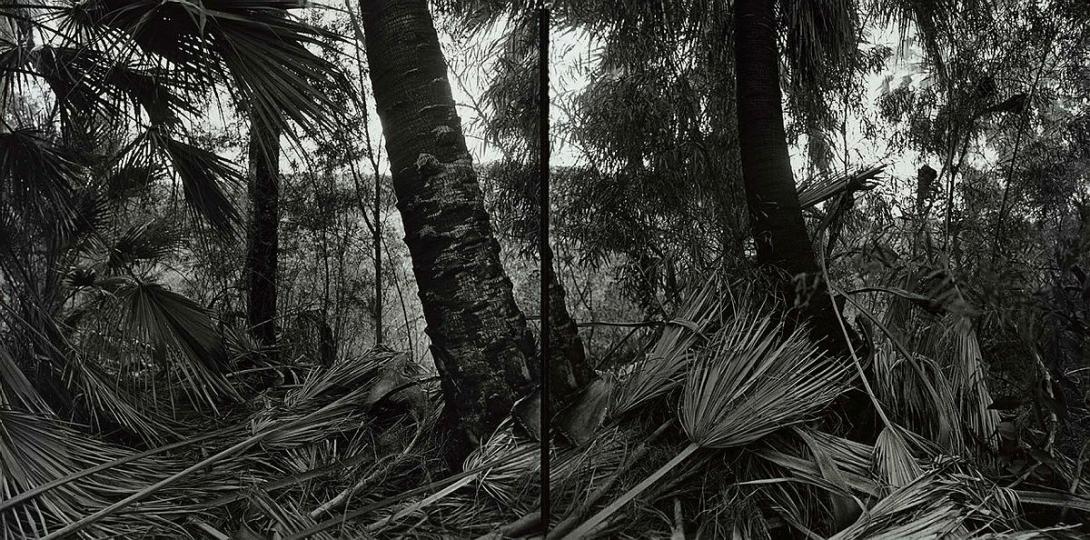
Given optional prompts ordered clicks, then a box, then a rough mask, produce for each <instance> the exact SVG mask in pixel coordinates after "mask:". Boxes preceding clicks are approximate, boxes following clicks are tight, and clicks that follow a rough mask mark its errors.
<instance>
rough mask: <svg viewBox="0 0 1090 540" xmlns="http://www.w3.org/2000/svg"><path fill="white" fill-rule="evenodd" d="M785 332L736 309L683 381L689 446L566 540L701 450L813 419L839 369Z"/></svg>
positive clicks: (842, 371) (749, 309)
mask: <svg viewBox="0 0 1090 540" xmlns="http://www.w3.org/2000/svg"><path fill="white" fill-rule="evenodd" d="M784 334H785V332H784V331H783V327H782V325H777V324H773V323H772V315H770V314H768V313H762V312H761V311H760V309H759V308H757V307H756V306H755V305H754V304H753V303H752V302H749V301H743V302H742V303H741V304H739V305H738V307H737V309H736V310H735V313H734V317H733V318H732V319H731V321H730V322H728V323H727V324H726V325H724V327H723V328H722V329H720V330H719V331H718V332H717V333H716V335H715V336H714V337H713V338H712V340H711V343H710V344H709V346H708V347H707V349H706V350H705V351H704V352H703V353H702V356H701V357H700V358H699V359H698V360H697V361H696V362H695V363H694V365H693V366H692V367H691V368H690V371H689V373H688V376H687V378H686V383H685V387H684V390H683V392H682V402H681V407H680V411H679V418H680V422H681V425H682V428H683V429H684V431H685V434H686V435H687V436H688V438H689V441H690V443H689V445H688V446H686V447H685V448H684V449H682V450H681V451H680V452H679V453H677V454H676V455H675V456H674V457H673V458H672V459H670V460H669V461H668V462H667V463H666V464H665V465H663V466H662V467H660V468H659V469H658V470H657V471H655V472H654V473H652V474H651V475H650V476H648V477H647V478H645V479H644V480H643V481H642V482H640V483H639V484H637V485H636V486H635V487H634V488H632V489H631V490H629V491H628V492H626V493H625V494H623V495H622V496H621V497H619V498H618V499H616V500H615V501H613V502H612V503H611V504H610V505H609V506H607V507H606V508H604V509H603V510H601V511H600V512H598V513H597V514H595V515H594V516H593V517H591V518H590V519H588V520H587V521H586V522H584V523H583V524H582V525H580V526H579V527H577V528H576V529H575V530H573V531H572V532H571V533H570V534H569V535H568V537H571V538H582V537H585V536H587V535H589V534H591V533H592V532H593V531H595V530H596V529H597V528H598V527H599V525H601V524H602V523H603V522H605V521H606V520H607V519H608V518H609V517H610V516H611V515H612V514H613V513H615V512H616V511H617V510H619V509H620V508H621V507H623V506H624V505H625V504H627V503H628V502H629V501H631V500H632V499H634V498H635V497H636V496H638V495H639V494H640V493H641V492H643V491H644V490H646V489H647V488H648V487H650V486H651V485H653V484H654V483H655V482H657V481H658V480H660V479H661V478H663V477H664V476H665V475H666V474H667V473H669V472H670V471H671V470H672V469H674V468H676V467H677V466H678V465H680V464H681V463H683V462H684V461H685V460H686V459H687V458H688V457H690V456H691V455H692V454H693V453H695V452H696V451H697V450H699V449H700V448H730V447H734V446H741V445H745V444H748V443H751V442H753V441H755V440H757V439H760V438H761V437H763V436H765V435H768V434H770V433H772V432H773V431H776V430H777V429H780V428H782V427H785V426H790V425H793V424H797V423H800V422H803V421H805V420H807V419H809V418H812V417H813V416H814V415H815V414H816V413H817V412H818V411H819V410H821V409H822V408H824V407H825V406H826V405H827V404H828V403H829V402H830V401H832V400H833V399H835V398H836V397H837V396H838V395H840V394H841V393H842V392H843V391H844V390H845V389H847V387H848V384H849V381H850V377H849V371H848V366H847V365H846V364H845V363H842V362H837V361H836V360H833V359H829V358H828V357H826V356H825V355H824V354H822V353H821V352H820V351H819V350H818V349H817V347H816V345H814V344H813V342H811V341H810V340H809V339H808V338H807V337H806V334H805V331H804V330H802V329H795V330H794V331H793V332H791V333H789V334H787V335H784Z"/></svg>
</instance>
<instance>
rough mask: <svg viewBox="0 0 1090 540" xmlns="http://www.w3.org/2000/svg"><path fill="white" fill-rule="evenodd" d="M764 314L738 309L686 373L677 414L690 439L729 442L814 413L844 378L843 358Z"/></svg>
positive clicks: (841, 386)
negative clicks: (829, 354) (822, 348)
mask: <svg viewBox="0 0 1090 540" xmlns="http://www.w3.org/2000/svg"><path fill="white" fill-rule="evenodd" d="M783 334H784V330H783V327H782V326H780V325H776V324H774V323H773V322H772V318H771V316H770V315H768V314H762V313H760V312H759V311H758V310H756V309H753V308H749V309H742V310H740V311H739V313H737V314H736V316H735V317H734V319H733V320H732V321H731V323H730V324H728V325H727V326H726V327H724V328H723V329H722V330H720V331H719V332H718V333H717V334H716V336H715V337H714V338H713V340H712V344H711V345H710V346H709V347H708V350H707V351H706V352H705V353H704V355H703V356H702V357H701V358H700V359H699V360H698V361H697V362H696V364H694V366H693V368H692V369H691V370H690V371H689V374H688V378H687V380H686V384H685V391H684V392H683V393H682V400H681V409H680V420H681V425H682V427H683V428H684V430H685V433H686V434H687V435H688V436H689V439H690V440H691V441H693V443H694V444H697V445H699V446H704V447H708V448H729V447H732V446H741V445H744V444H748V443H750V442H753V441H755V440H757V439H759V438H761V437H763V436H765V435H767V434H769V433H771V432H773V431H776V430H777V429H780V428H783V427H786V426H790V425H793V424H797V423H800V422H803V421H806V420H808V419H811V418H813V417H814V415H816V414H817V412H818V411H820V410H821V409H823V408H824V407H825V406H826V405H827V404H828V403H829V402H830V401H832V400H833V399H834V398H836V397H837V396H839V395H840V394H841V393H843V392H844V391H845V390H846V389H847V388H848V384H849V379H850V377H849V371H848V365H847V363H845V362H843V361H840V360H839V359H832V358H829V357H827V356H825V355H824V354H823V353H822V352H821V351H820V350H819V349H818V348H817V346H816V345H815V344H814V343H813V342H811V341H810V340H809V338H808V337H807V335H806V333H805V331H804V330H802V329H796V330H794V331H792V332H791V333H790V334H788V335H786V336H784V335H783Z"/></svg>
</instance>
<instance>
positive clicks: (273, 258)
mask: <svg viewBox="0 0 1090 540" xmlns="http://www.w3.org/2000/svg"><path fill="white" fill-rule="evenodd" d="M249 154H250V155H249V159H250V204H251V207H252V211H251V212H252V217H251V219H250V221H249V234H248V235H247V236H248V249H247V253H246V277H247V284H248V291H247V292H248V294H249V303H248V306H249V310H248V317H249V324H250V332H251V335H253V337H254V339H255V340H256V341H257V342H258V343H259V344H260V345H261V346H263V347H268V348H269V356H270V358H272V359H275V356H276V354H275V353H276V351H275V346H276V267H277V257H278V249H279V236H278V231H277V226H278V224H279V221H280V214H279V208H278V205H279V197H280V177H279V171H278V168H279V161H280V131H279V128H277V127H275V126H270V125H267V124H266V123H265V122H263V121H262V120H260V119H259V118H258V117H257V115H251V117H250V147H249Z"/></svg>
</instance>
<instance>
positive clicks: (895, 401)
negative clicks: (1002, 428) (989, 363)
mask: <svg viewBox="0 0 1090 540" xmlns="http://www.w3.org/2000/svg"><path fill="white" fill-rule="evenodd" d="M874 359H875V360H874V379H875V383H876V384H875V392H876V393H877V394H878V397H879V400H880V401H881V402H882V404H883V405H884V406H885V407H886V409H887V410H888V411H889V413H890V415H891V416H893V417H894V418H895V421H897V422H900V423H902V424H904V425H906V426H908V427H909V428H910V429H913V430H915V431H917V432H918V433H921V434H926V435H929V436H930V437H931V438H933V439H934V440H935V441H937V442H938V443H939V444H940V445H941V446H942V447H943V449H944V450H945V451H946V452H947V453H949V454H950V455H960V454H963V453H964V452H965V450H966V445H965V438H964V435H963V433H962V427H961V425H962V422H961V416H960V414H959V409H958V408H957V405H956V400H955V397H954V391H953V389H952V388H951V384H950V382H949V380H948V379H947V378H946V374H945V373H944V372H943V370H942V369H941V368H940V367H939V366H938V365H937V364H936V363H935V362H934V361H933V360H931V359H930V358H927V357H925V356H922V355H916V356H915V357H914V358H913V359H912V360H908V359H905V358H903V357H901V356H899V355H898V354H897V353H896V351H894V350H893V348H892V346H891V345H889V344H888V343H887V344H883V346H880V347H878V349H877V350H876V351H875V355H874Z"/></svg>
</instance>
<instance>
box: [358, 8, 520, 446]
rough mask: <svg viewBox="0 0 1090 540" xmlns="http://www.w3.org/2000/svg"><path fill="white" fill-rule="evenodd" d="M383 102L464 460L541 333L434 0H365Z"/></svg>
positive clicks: (453, 430)
mask: <svg viewBox="0 0 1090 540" xmlns="http://www.w3.org/2000/svg"><path fill="white" fill-rule="evenodd" d="M361 8H362V14H363V17H362V18H363V26H364V37H365V41H366V45H367V61H368V64H369V67H370V74H371V83H372V86H373V90H374V93H375V105H376V108H377V109H378V113H379V118H380V119H381V121H382V127H383V131H384V133H385V135H386V148H387V151H388V153H389V156H390V164H391V171H392V173H393V184H394V192H395V194H396V196H397V207H398V210H399V211H400V212H401V217H402V221H403V222H404V226H405V243H406V245H407V246H408V248H409V254H410V256H411V257H412V261H413V273H414V275H415V277H416V282H417V287H418V289H419V295H420V300H421V304H422V306H423V310H424V318H425V321H426V322H427V333H428V336H429V337H430V338H431V350H432V356H433V358H434V359H435V363H436V367H437V368H438V370H439V373H440V375H441V379H442V382H441V384H442V388H443V395H444V398H445V402H446V406H445V409H444V415H443V425H444V427H445V428H446V429H448V430H449V432H450V434H451V435H452V438H451V441H450V446H449V447H448V452H449V456H450V457H451V458H452V461H455V462H456V461H457V460H459V459H460V458H461V457H462V456H464V455H465V454H466V453H468V451H469V450H470V449H471V448H472V447H474V446H476V445H477V444H478V443H479V442H480V441H482V440H483V439H484V438H486V437H487V436H488V435H489V434H491V432H492V431H493V430H494V429H495V427H496V426H497V425H498V424H499V423H500V422H501V421H502V420H503V419H504V418H506V417H507V416H508V414H509V413H510V411H511V406H512V405H513V404H514V402H515V400H516V399H517V398H519V397H521V396H522V395H524V394H526V393H527V392H528V391H529V390H530V386H531V383H530V380H531V379H530V372H529V369H528V365H527V359H528V358H531V357H532V356H533V339H532V336H531V334H530V332H529V329H528V326H527V324H526V318H525V316H524V315H523V313H522V312H521V311H520V310H519V309H518V307H517V306H516V304H515V299H514V295H513V293H512V286H511V281H510V279H508V277H507V275H506V273H505V272H504V270H503V267H502V266H501V265H500V259H499V244H498V243H497V242H496V240H495V238H494V236H493V234H492V227H491V224H490V222H489V217H488V214H487V213H486V212H485V209H484V203H483V197H482V194H481V190H480V186H479V185H478V183H477V176H476V173H475V172H474V170H473V166H472V160H471V158H470V155H469V152H468V149H467V148H466V143H465V138H464V136H463V134H462V128H461V120H460V119H459V118H458V114H457V112H456V110H455V107H454V99H453V97H452V95H451V90H450V83H449V81H448V79H447V66H446V61H445V59H444V58H443V52H442V50H441V49H440V46H439V39H438V36H437V35H436V32H435V28H434V25H433V22H432V19H431V14H430V13H429V12H428V6H427V2H426V0H363V1H362V2H361Z"/></svg>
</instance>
